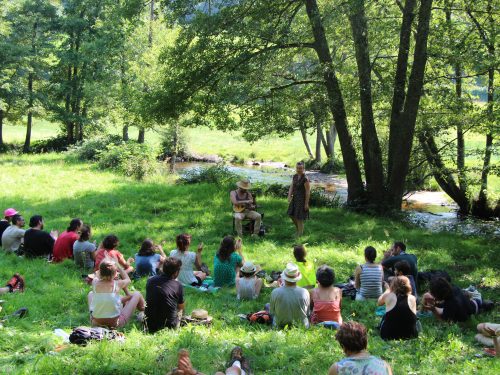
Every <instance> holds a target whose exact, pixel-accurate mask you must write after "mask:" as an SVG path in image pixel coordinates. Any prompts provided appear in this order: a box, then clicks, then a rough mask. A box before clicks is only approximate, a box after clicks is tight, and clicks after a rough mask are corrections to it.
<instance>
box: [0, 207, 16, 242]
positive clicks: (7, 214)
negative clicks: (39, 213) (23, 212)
mask: <svg viewBox="0 0 500 375" xmlns="http://www.w3.org/2000/svg"><path fill="white" fill-rule="evenodd" d="M18 213H19V212H17V210H16V209H15V208H7V209H6V210H5V211H4V212H3V219H2V220H0V238H2V234H3V232H4V231H5V229H7V228H8V227H10V223H11V222H12V216H14V215H17V214H18Z"/></svg>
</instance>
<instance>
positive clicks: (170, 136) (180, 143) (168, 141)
mask: <svg viewBox="0 0 500 375" xmlns="http://www.w3.org/2000/svg"><path fill="white" fill-rule="evenodd" d="M176 131H177V157H178V158H185V157H186V156H187V155H188V147H187V135H186V132H185V131H184V129H183V128H181V127H180V126H178V127H177V129H176V127H175V126H173V125H172V126H169V127H168V128H166V129H165V130H164V131H163V132H162V133H161V143H160V159H162V160H165V159H166V158H167V157H171V156H172V155H173V154H174V148H175V144H174V143H175V142H174V140H175V132H176Z"/></svg>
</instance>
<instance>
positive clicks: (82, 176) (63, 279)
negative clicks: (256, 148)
mask: <svg viewBox="0 0 500 375" xmlns="http://www.w3.org/2000/svg"><path fill="white" fill-rule="evenodd" d="M0 165H1V166H2V173H1V174H0V183H1V185H2V186H3V187H4V189H3V192H2V195H1V196H0V207H8V206H14V207H16V208H17V209H20V210H21V211H22V213H23V214H24V215H25V216H26V217H29V216H30V215H33V214H38V213H40V214H42V215H44V217H45V220H46V229H47V230H50V229H53V228H54V229H59V230H63V229H64V228H65V227H66V226H67V223H68V222H69V220H70V218H72V217H77V216H78V217H81V218H82V219H83V220H84V221H85V222H86V223H90V224H91V225H92V227H93V228H94V237H95V239H97V240H98V241H99V240H101V239H102V238H103V237H104V236H105V235H106V234H109V233H115V234H117V235H118V237H119V238H120V240H121V241H120V242H121V245H120V250H121V251H122V252H123V253H124V254H125V255H126V256H129V255H133V254H134V253H135V251H136V250H137V249H138V247H139V244H140V242H141V241H142V240H143V239H144V238H146V237H151V238H153V239H154V240H155V241H160V240H163V239H165V240H167V241H168V245H167V250H168V249H171V248H173V247H174V242H173V239H174V236H175V235H176V234H177V233H179V232H184V231H187V232H189V233H191V234H192V235H193V238H194V241H195V243H197V242H198V241H203V242H204V243H205V249H206V250H205V251H204V254H203V259H204V261H205V262H206V263H207V264H209V266H210V267H211V266H212V259H213V256H214V254H215V251H216V249H217V245H218V242H219V241H220V239H221V237H222V236H223V235H224V234H226V233H228V232H229V231H230V230H231V217H230V214H229V212H228V211H229V205H228V202H227V199H228V192H227V191H224V190H221V188H218V187H217V186H215V185H205V184H200V185H188V186H186V185H176V184H174V183H173V180H172V179H171V178H168V177H162V176H155V177H154V178H151V179H150V180H149V181H146V182H142V183H139V182H135V181H132V180H130V179H126V178H124V177H122V176H118V175H114V174H112V173H109V172H102V171H97V170H96V169H94V167H92V166H90V165H88V164H80V163H75V162H72V161H69V160H67V159H65V158H64V156H62V155H38V156H21V157H17V156H5V155H4V156H1V157H0ZM260 204H261V205H262V206H263V207H264V211H265V213H266V224H267V225H269V226H271V229H270V232H269V234H268V235H267V236H266V238H265V239H264V240H262V241H246V242H245V244H244V249H243V251H244V254H245V256H246V257H247V258H248V259H250V260H252V261H255V262H256V263H258V264H261V265H262V266H263V268H264V269H266V270H280V269H282V268H283V267H284V265H285V263H286V262H287V261H289V260H291V258H292V256H291V247H292V245H293V244H294V242H295V241H294V239H293V236H292V235H293V230H292V227H291V225H290V223H289V222H288V220H287V218H286V216H285V210H286V201H285V200H282V199H278V198H273V197H262V198H261V199H260ZM311 216H312V220H311V221H310V222H308V223H307V226H306V238H305V241H306V242H308V243H309V245H308V250H309V256H308V258H309V259H310V260H314V262H315V264H316V265H320V264H323V263H327V264H330V265H331V266H333V267H334V269H335V272H336V274H337V280H338V281H340V282H341V281H344V280H346V279H347V277H348V276H349V275H351V274H352V272H353V270H354V268H355V266H356V264H358V263H360V262H362V260H363V256H362V253H363V248H364V246H366V245H368V244H371V245H374V246H375V247H376V248H377V249H378V250H379V251H380V252H381V251H382V250H385V249H386V248H387V247H388V246H389V245H390V243H391V241H393V240H396V239H397V240H403V241H406V242H407V244H408V246H409V248H410V249H411V252H413V253H415V254H417V256H418V258H419V265H420V268H421V269H431V268H432V269H445V270H447V271H448V272H449V273H450V274H451V275H452V277H453V278H454V281H455V282H456V283H457V284H459V285H461V286H467V285H469V284H475V283H476V284H478V283H480V282H481V280H482V281H483V283H484V285H486V286H488V287H489V289H486V290H485V292H484V294H485V296H486V297H487V298H494V297H495V298H498V290H499V289H498V288H499V287H500V280H499V278H498V269H499V266H500V261H499V259H498V253H499V250H500V247H499V246H498V241H497V240H495V239H489V238H465V237H461V236H457V235H454V234H448V233H441V234H435V233H430V232H427V231H424V230H421V229H418V228H412V227H409V226H405V225H403V224H401V223H399V222H395V221H391V220H389V219H384V218H375V217H369V216H363V215H358V214H354V213H350V212H346V211H343V210H331V209H319V208H314V209H313V210H312V215H311ZM0 262H1V263H0V264H1V265H2V267H0V280H7V279H8V278H9V277H10V276H11V275H12V274H13V273H14V272H20V273H22V274H23V275H25V276H26V279H27V290H26V292H25V293H23V294H9V295H2V296H1V298H2V299H5V300H6V303H5V304H4V311H3V312H2V313H5V314H9V313H12V312H13V311H15V310H16V309H18V308H20V307H23V306H25V307H28V308H29V314H28V316H27V317H26V318H24V319H21V320H9V321H8V322H6V323H5V324H4V328H2V329H0V369H1V372H2V373H7V374H10V373H16V374H17V373H20V374H33V373H36V374H49V373H50V374H52V373H57V374H74V373H85V374H111V373H113V374H118V373H119V374H143V373H153V374H164V373H166V371H167V370H169V369H171V368H172V367H173V366H174V365H175V359H176V353H177V351H178V349H180V348H188V349H189V350H190V351H191V353H192V360H193V363H194V366H195V367H196V368H198V369H199V370H200V371H203V372H205V373H207V374H212V373H214V372H215V371H216V370H220V369H223V368H224V364H225V362H226V361H227V359H228V358H227V356H228V355H229V352H230V349H231V348H232V347H233V346H234V345H241V346H243V348H244V350H245V352H246V354H248V356H249V357H250V360H251V363H252V367H253V369H254V371H255V373H256V374H264V373H265V374H276V375H278V374H316V373H317V374H325V373H326V372H327V370H328V368H329V366H330V365H331V364H332V363H333V362H335V361H338V360H339V359H341V358H342V352H341V349H340V348H339V346H338V344H337V343H336V342H335V340H334V333H333V332H331V331H328V330H325V329H318V328H312V329H309V330H305V329H291V330H288V331H275V330H271V329H269V328H268V327H263V326H250V325H249V324H246V323H245V322H241V321H240V319H239V318H238V317H237V316H236V314H239V313H248V312H252V311H257V310H259V309H261V308H262V307H263V306H264V304H265V303H266V302H268V301H269V296H270V290H269V289H266V290H264V291H263V293H262V295H261V297H260V298H259V299H258V300H257V301H252V302H238V301H237V300H236V296H235V291H234V289H226V290H222V291H220V292H218V293H217V294H215V295H209V294H202V293H199V292H196V291H192V290H187V291H186V301H187V312H190V311H191V310H192V309H194V308H205V309H207V310H208V311H209V312H210V314H211V315H212V316H213V317H214V324H213V326H212V327H211V328H204V327H188V328H183V329H181V330H179V331H175V332H173V331H163V332H159V333H157V334H155V335H147V334H143V333H142V332H141V331H140V328H139V326H138V325H137V323H135V322H134V323H131V324H129V325H128V326H127V327H126V328H125V329H124V332H125V334H126V342H125V343H124V344H118V343H112V342H103V343H96V344H91V345H89V346H87V347H85V348H82V347H77V346H70V347H69V348H67V349H65V350H63V351H61V352H55V351H54V349H55V348H56V345H57V344H60V339H59V338H58V337H56V336H55V335H53V334H52V332H53V330H54V329H55V328H62V329H64V330H66V331H70V330H71V328H72V327H75V326H78V325H88V324H89V322H88V313H87V305H86V294H87V293H88V291H89V287H88V286H87V285H86V284H84V283H82V282H81V281H80V272H79V270H78V269H77V268H76V267H75V266H74V265H73V264H72V262H71V261H66V262H64V263H62V264H48V263H46V262H44V261H42V260H25V259H22V258H17V257H15V256H12V255H6V254H3V253H2V254H0ZM145 282H146V281H145V280H141V281H139V282H136V283H134V287H135V289H137V290H140V291H141V292H143V293H144V291H145ZM374 310H375V306H374V303H361V304H360V303H355V302H352V301H350V300H344V305H343V308H342V315H343V317H344V320H350V319H353V320H358V321H361V322H363V323H365V324H366V325H367V326H368V327H369V332H370V339H369V350H370V351H371V352H372V353H373V354H376V355H379V356H382V357H383V358H384V359H386V360H387V361H388V362H389V363H390V364H391V366H392V367H393V369H394V370H395V373H396V374H410V373H411V374H436V373H446V374H460V373H481V374H495V373H498V372H499V371H500V361H495V360H494V359H489V358H476V357H475V355H476V354H477V353H481V352H482V348H481V346H479V345H477V344H475V343H474V339H473V338H474V334H475V324H476V323H478V322H479V321H497V322H498V314H495V313H490V314H488V315H486V316H484V317H483V316H482V317H479V319H480V320H476V319H473V321H471V322H470V323H468V324H466V325H465V326H464V327H459V326H458V325H455V324H451V325H449V324H442V323H438V322H435V321H433V319H428V320H425V321H423V328H424V331H423V333H422V334H421V336H420V338H419V339H418V340H413V341H408V342H395V343H391V342H388V343H386V342H384V341H382V340H381V339H380V338H379V337H378V336H377V331H376V330H375V327H376V325H377V324H378V322H379V318H377V317H376V316H375V314H374Z"/></svg>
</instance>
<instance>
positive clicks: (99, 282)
mask: <svg viewBox="0 0 500 375" xmlns="http://www.w3.org/2000/svg"><path fill="white" fill-rule="evenodd" d="M118 274H119V275H120V277H121V280H115V278H116V276H118ZM129 284H130V278H129V277H128V275H127V273H126V272H125V271H124V270H123V268H122V267H121V266H120V264H119V263H118V260H117V259H116V258H115V259H114V260H109V259H105V260H103V261H102V262H100V264H99V278H96V279H94V281H93V282H92V292H90V293H89V295H88V303H89V308H90V321H91V323H92V326H94V327H106V328H110V329H114V328H118V327H123V326H125V325H126V324H127V322H128V321H129V320H130V318H131V317H132V314H133V313H134V311H135V310H136V309H137V310H139V314H138V316H137V317H138V319H139V320H143V319H144V298H143V297H142V295H141V293H140V292H134V293H132V294H131V295H128V296H126V297H120V291H121V290H122V289H125V288H126V287H127V286H128V285H129Z"/></svg>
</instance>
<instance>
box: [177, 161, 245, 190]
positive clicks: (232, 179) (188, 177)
mask: <svg viewBox="0 0 500 375" xmlns="http://www.w3.org/2000/svg"><path fill="white" fill-rule="evenodd" d="M239 179H240V176H238V175H237V174H236V173H234V172H231V171H230V170H229V169H228V168H227V167H225V166H224V165H222V164H217V165H214V166H211V167H208V168H205V167H200V168H193V169H190V170H188V171H185V172H184V173H183V174H182V176H181V178H180V180H179V182H181V183H185V184H198V183H202V182H205V183H209V184H216V185H220V186H225V185H229V184H234V183H236V181H238V180H239Z"/></svg>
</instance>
